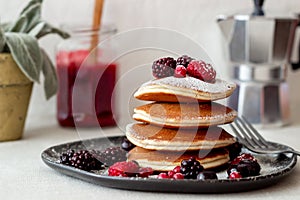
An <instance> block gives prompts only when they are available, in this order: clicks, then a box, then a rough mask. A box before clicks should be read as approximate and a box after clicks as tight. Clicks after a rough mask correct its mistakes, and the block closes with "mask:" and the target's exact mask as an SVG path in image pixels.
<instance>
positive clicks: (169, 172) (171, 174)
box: [168, 171, 176, 178]
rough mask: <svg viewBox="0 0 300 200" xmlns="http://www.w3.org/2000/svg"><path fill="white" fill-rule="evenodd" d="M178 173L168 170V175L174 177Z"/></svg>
mask: <svg viewBox="0 0 300 200" xmlns="http://www.w3.org/2000/svg"><path fill="white" fill-rule="evenodd" d="M175 174H176V173H175V172H174V171H168V176H169V177H170V178H172V177H173V176H174V175H175Z"/></svg>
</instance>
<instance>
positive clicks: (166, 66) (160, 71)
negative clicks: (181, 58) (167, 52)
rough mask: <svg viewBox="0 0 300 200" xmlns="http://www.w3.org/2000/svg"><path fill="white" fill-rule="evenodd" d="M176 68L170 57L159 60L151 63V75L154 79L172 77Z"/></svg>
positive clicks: (174, 61)
mask: <svg viewBox="0 0 300 200" xmlns="http://www.w3.org/2000/svg"><path fill="white" fill-rule="evenodd" d="M175 68H176V60H174V59H173V58H171V57H167V58H161V59H159V60H156V61H154V62H153V65H152V74H153V76H154V77H155V78H164V77H168V76H173V74H174V70H175Z"/></svg>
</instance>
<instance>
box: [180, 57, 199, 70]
mask: <svg viewBox="0 0 300 200" xmlns="http://www.w3.org/2000/svg"><path fill="white" fill-rule="evenodd" d="M192 60H195V59H194V58H191V57H189V56H187V55H183V56H180V57H179V58H178V59H177V62H176V65H183V66H184V67H185V68H187V66H188V65H189V63H190V62H191V61H192Z"/></svg>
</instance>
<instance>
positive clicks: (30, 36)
mask: <svg viewBox="0 0 300 200" xmlns="http://www.w3.org/2000/svg"><path fill="white" fill-rule="evenodd" d="M41 5H42V0H31V1H30V2H29V4H28V5H27V6H26V7H25V8H24V9H23V10H22V12H21V13H20V16H19V17H18V19H17V20H16V21H14V22H10V23H5V24H1V25H0V141H7V140H16V139H19V138H21V137H22V134H23V129H24V124H25V119H26V114H27V108H28V105H29V101H30V96H31V92H32V86H33V83H34V82H36V83H40V75H41V74H43V76H44V90H45V95H46V98H47V99H49V98H50V97H51V96H53V95H54V94H55V93H56V90H57V78H56V71H55V68H54V66H53V64H52V62H51V60H50V59H49V57H48V56H47V54H46V53H45V51H44V50H43V49H41V48H40V46H39V44H38V39H39V38H41V37H43V36H45V35H47V34H50V33H56V34H58V35H60V36H61V37H63V38H67V37H68V34H67V33H65V32H63V31H61V30H59V29H57V28H55V27H53V26H51V25H50V24H48V23H47V22H45V21H43V20H42V19H41Z"/></svg>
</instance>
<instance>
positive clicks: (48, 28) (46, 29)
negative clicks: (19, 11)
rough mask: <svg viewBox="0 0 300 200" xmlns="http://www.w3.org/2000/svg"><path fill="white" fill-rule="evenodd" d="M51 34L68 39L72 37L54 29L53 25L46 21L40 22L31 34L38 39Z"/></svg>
mask: <svg viewBox="0 0 300 200" xmlns="http://www.w3.org/2000/svg"><path fill="white" fill-rule="evenodd" d="M51 33H56V34H58V35H60V36H61V37H62V38H68V37H70V35H69V34H68V33H67V32H65V31H62V30H60V29H58V28H55V27H53V26H52V25H50V24H48V23H47V22H45V21H40V22H39V23H38V24H36V26H35V27H34V28H33V29H31V30H30V32H29V34H30V35H32V36H34V37H36V38H38V39H39V38H41V37H44V36H45V35H48V34H51Z"/></svg>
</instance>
